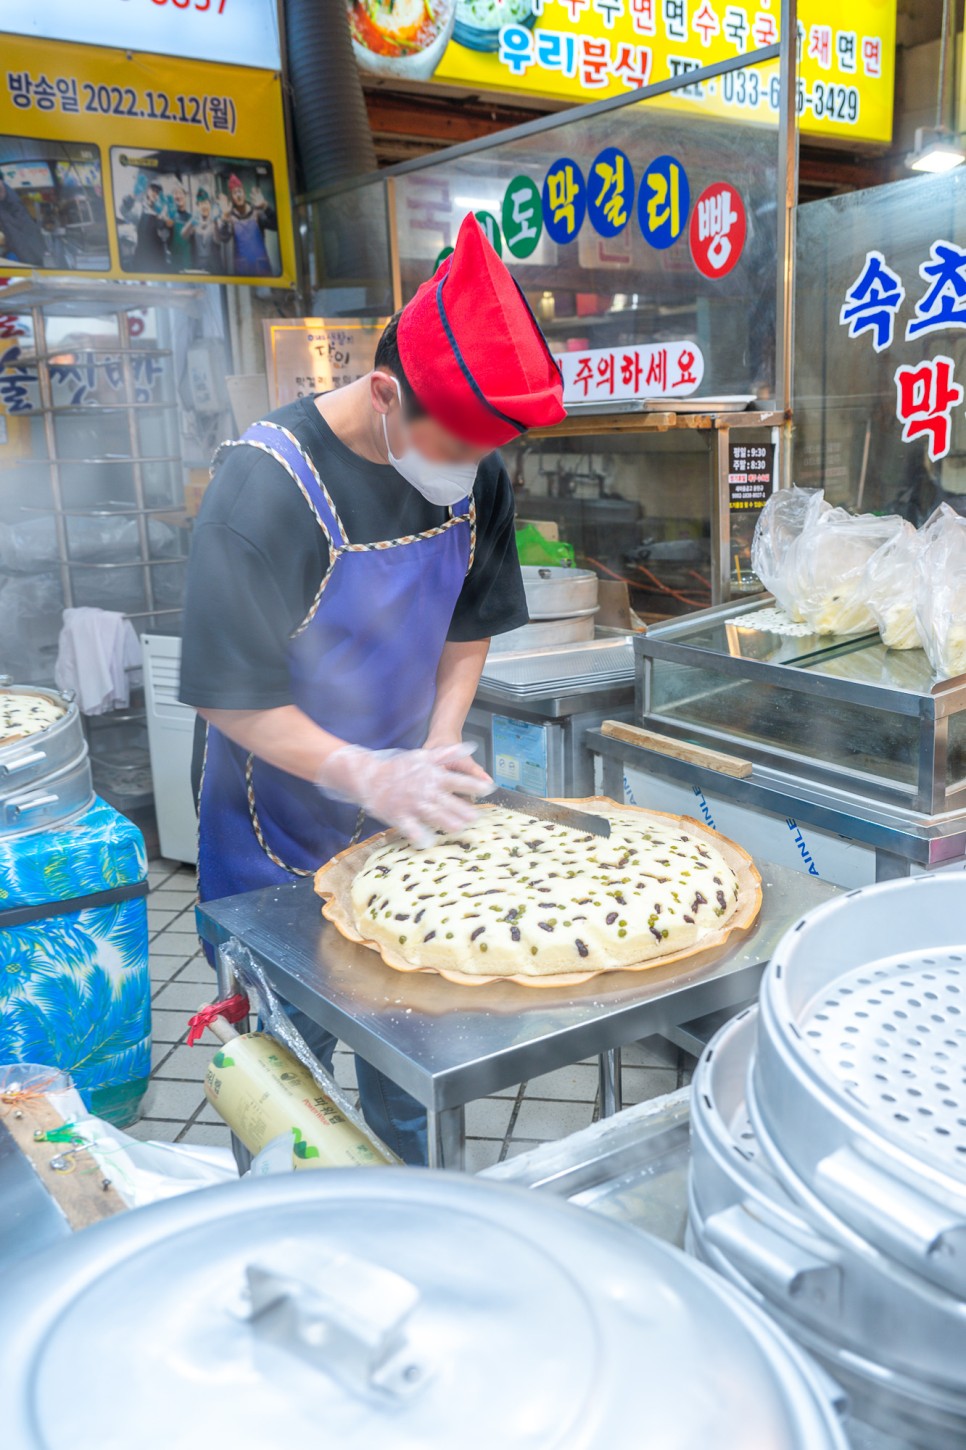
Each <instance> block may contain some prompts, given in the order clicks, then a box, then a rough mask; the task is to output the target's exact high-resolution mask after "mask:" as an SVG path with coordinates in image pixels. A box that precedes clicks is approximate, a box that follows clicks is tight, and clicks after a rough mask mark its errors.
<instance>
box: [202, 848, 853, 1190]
mask: <svg viewBox="0 0 966 1450" xmlns="http://www.w3.org/2000/svg"><path fill="white" fill-rule="evenodd" d="M759 869H760V870H761V874H762V881H763V885H764V897H763V902H762V909H761V914H760V916H759V918H758V921H757V922H756V924H755V926H754V927H753V928H752V929H751V931H750V932H748V933H746V934H745V935H744V936H743V937H742V938H741V939H740V941H738V942H737V943H736V944H735V945H734V946H732V947H731V948H730V949H726V950H725V952H724V953H723V954H715V956H714V957H713V958H711V959H710V960H704V961H702V960H701V959H700V958H695V959H694V960H693V961H691V962H688V963H687V964H686V965H685V967H684V969H683V970H682V969H681V967H667V968H660V969H656V970H654V971H651V972H620V973H616V972H615V973H606V974H604V975H602V976H600V977H598V978H596V979H595V980H592V981H590V982H588V983H586V985H584V986H582V987H572V988H547V989H541V988H530V987H520V986H516V985H514V984H513V983H509V982H508V983H494V984H492V985H490V986H480V987H459V986H455V985H454V984H452V983H451V982H447V981H445V980H444V979H443V978H442V977H439V976H436V975H434V974H430V973H415V972H414V973H402V972H397V971H394V970H393V969H392V968H391V967H387V966H386V965H385V964H384V963H383V962H382V960H381V959H380V957H379V956H378V955H377V954H376V953H375V952H372V951H370V950H369V949H368V948H366V947H361V946H357V945H354V944H353V943H351V942H349V941H346V940H345V938H344V937H342V936H340V935H339V933H338V932H337V931H336V929H335V927H333V926H331V925H330V924H329V923H328V922H326V921H324V920H323V919H322V915H321V903H320V901H319V898H318V897H317V896H316V895H315V892H314V891H313V889H312V882H311V881H308V880H306V881H299V882H296V883H294V884H292V885H286V886H279V887H266V888H265V889H263V890H260V891H251V892H247V893H246V894H244V895H241V896H230V897H226V898H225V899H223V900H221V901H211V902H207V903H206V904H205V905H203V906H200V907H199V908H198V926H199V930H200V932H201V935H202V936H203V937H204V939H205V940H206V941H208V942H210V943H211V944H212V945H214V946H216V947H217V946H218V945H220V944H223V943H225V942H227V941H229V940H235V941H237V942H239V943H240V944H241V945H242V946H244V947H245V948H247V950H248V951H249V952H250V953H251V954H252V955H253V956H254V957H255V959H256V960H257V961H258V962H259V963H260V964H261V966H262V967H263V969H264V970H265V972H266V974H267V976H268V978H269V980H270V982H271V983H272V985H273V987H275V989H276V990H277V991H278V992H279V993H280V994H281V995H282V996H283V997H285V998H286V999H287V1000H288V1001H289V1002H291V1003H292V1004H293V1005H294V1006H295V1007H297V1008H299V1009H301V1010H302V1011H303V1012H305V1013H307V1015H308V1016H309V1017H310V1018H311V1019H312V1020H313V1021H315V1022H318V1023H320V1024H321V1025H322V1026H323V1027H325V1028H327V1029H328V1030H329V1031H330V1032H333V1033H335V1034H336V1036H337V1037H339V1038H340V1039H341V1040H342V1041H343V1042H344V1043H345V1044H346V1045H347V1046H348V1047H351V1048H353V1049H354V1050H355V1051H356V1052H358V1053H359V1054H360V1056H362V1057H363V1058H365V1059H366V1061H367V1062H370V1063H371V1064H372V1065H373V1066H374V1067H377V1068H379V1069H380V1070H381V1071H382V1072H384V1073H386V1074H387V1076H388V1077H390V1078H391V1079H392V1080H393V1081H394V1082H396V1083H398V1084H399V1085H400V1087H403V1088H405V1089H406V1090H407V1091H408V1092H410V1093H412V1095H413V1096H414V1097H415V1098H417V1099H418V1101H419V1102H421V1103H424V1104H425V1106H426V1109H427V1111H428V1114H429V1156H430V1163H431V1164H432V1165H433V1166H437V1167H442V1166H446V1167H453V1168H458V1167H462V1163H463V1146H464V1114H463V1108H464V1105H465V1104H466V1103H468V1102H472V1101H473V1100H474V1099H475V1098H481V1097H485V1096H487V1095H488V1094H490V1093H495V1092H498V1091H499V1090H500V1089H501V1088H505V1087H510V1086H512V1085H514V1084H516V1083H520V1082H526V1081H527V1080H528V1079H529V1078H531V1077H536V1076H538V1075H539V1074H540V1073H545V1072H550V1071H552V1070H553V1069H554V1068H558V1067H565V1066H567V1065H569V1064H570V1063H573V1062H579V1061H581V1060H582V1059H583V1058H585V1057H590V1056H592V1055H599V1056H600V1058H601V1111H602V1113H603V1114H604V1115H605V1116H607V1115H609V1114H610V1113H613V1112H615V1111H616V1110H617V1109H618V1108H619V1107H620V1106H621V1094H620V1049H621V1047H622V1046H623V1045H624V1044H625V1043H630V1042H636V1041H638V1040H640V1039H641V1038H643V1037H649V1036H651V1035H652V1034H654V1033H667V1032H670V1031H672V1030H673V1029H675V1028H677V1027H678V1026H679V1025H680V1024H682V1023H686V1022H690V1021H691V1020H692V1019H694V1018H697V1017H703V1016H705V1015H706V1014H707V1013H709V1012H714V1011H718V1010H720V1009H722V1008H725V1007H730V1006H733V1007H734V1008H735V1009H736V1010H737V1008H738V1007H739V1006H740V1005H741V1004H742V1003H744V1002H746V1001H747V1000H748V999H749V998H750V997H752V996H754V994H755V992H756V990H757V986H758V978H759V976H760V974H761V972H762V970H763V968H764V966H765V965H766V963H767V962H768V959H769V957H770V956H771V954H772V952H773V951H774V949H775V946H776V945H777V943H778V941H779V939H780V938H781V936H782V934H783V933H784V931H785V930H786V928H788V927H789V926H791V925H792V924H793V923H794V922H795V921H797V920H798V918H799V917H800V916H801V915H802V914H803V913H804V912H806V911H808V910H810V909H811V908H812V907H814V906H817V905H819V904H820V903H821V902H823V901H826V900H828V898H829V897H830V896H833V895H835V893H836V888H835V887H833V886H829V885H828V884H827V883H825V882H822V881H818V880H816V879H815V878H813V877H809V876H806V875H803V874H801V873H799V872H797V871H791V870H789V869H787V868H786V867H781V866H773V865H770V864H768V863H764V864H759ZM229 985H230V984H229V981H228V980H227V977H226V974H225V967H224V964H222V966H221V973H220V976H219V986H220V988H221V989H222V991H224V990H226V989H227V988H228V986H229Z"/></svg>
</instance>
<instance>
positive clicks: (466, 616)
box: [181, 216, 564, 1163]
mask: <svg viewBox="0 0 966 1450" xmlns="http://www.w3.org/2000/svg"><path fill="white" fill-rule="evenodd" d="M561 398H562V387H561V381H560V373H559V370H558V368H557V366H556V364H555V363H554V361H553V358H552V357H551V355H550V352H549V349H548V347H547V344H546V342H545V340H544V338H543V336H542V334H541V332H540V329H539V327H538V326H537V323H536V321H535V320H534V318H533V315H532V313H531V312H530V309H529V307H528V305H527V303H526V300H525V298H524V296H523V293H522V292H521V291H520V290H519V288H518V287H517V285H516V284H515V283H514V281H513V279H512V278H511V277H510V275H509V273H508V272H507V270H506V268H505V267H504V266H503V264H502V262H501V261H500V260H499V258H498V257H497V255H496V253H495V252H494V251H493V249H492V247H491V246H490V244H489V242H488V241H487V240H486V238H485V236H484V235H483V232H482V230H481V228H480V226H479V224H478V222H477V221H476V219H475V218H474V217H472V216H469V217H467V218H466V220H465V221H464V223H463V225H462V227H461V228H460V233H459V236H458V238H457V244H456V248H455V251H454V252H453V254H452V255H451V256H450V257H449V258H447V259H446V260H445V261H444V262H443V263H442V264H441V266H440V267H439V270H438V271H437V273H436V275H435V276H434V277H433V278H432V279H431V280H430V281H429V282H427V283H425V284H424V285H423V286H422V287H421V288H420V290H419V292H418V293H417V294H416V296H415V297H414V298H413V300H412V301H411V302H410V303H409V304H408V306H407V307H405V308H404V309H403V310H402V312H401V313H399V314H397V317H396V318H394V319H393V320H392V321H391V322H390V324H389V325H388V327H387V328H386V331H385V334H384V335H383V338H382V339H381V341H380V343H379V347H378V349H377V352H376V360H375V368H374V369H373V371H372V372H371V373H369V374H368V375H367V376H366V377H365V378H363V379H361V380H360V381H359V382H356V383H351V384H349V385H347V386H346V387H344V388H341V389H339V390H338V391H336V392H333V393H326V394H323V395H321V396H319V397H317V398H302V399H300V400H299V401H298V402H297V403H293V404H290V405H288V406H287V407H285V408H280V409H279V410H278V411H277V412H275V413H273V414H271V415H270V417H268V418H266V419H265V420H264V421H263V422H261V423H256V424H255V425H254V426H253V427H251V428H249V429H248V431H247V432H246V433H245V435H244V436H243V437H242V438H241V439H240V440H239V441H238V443H237V444H232V445H228V446H226V447H224V448H223V449H222V450H220V460H219V462H218V466H217V468H216V470H215V472H214V475H213V479H212V483H211V485H210V487H209V489H208V490H207V493H206V495H205V500H204V504H203V507H202V510H201V514H200V517H199V520H198V523H197V526H196V529H195V535H194V539H193V543H192V551H191V563H190V566H189V571H188V591H187V599H186V604H185V620H184V653H183V664H182V681H181V697H182V699H183V700H185V701H186V702H187V703H188V704H191V705H194V706H196V708H197V709H198V711H199V714H200V716H201V717H203V719H204V720H205V721H207V744H206V750H205V764H204V776H203V782H202V786H201V799H200V839H199V878H200V891H201V898H202V900H211V899H213V898H216V897H220V896H227V895H231V894H234V893H236V892H240V891H250V890H254V889H256V888H257V887H261V886H267V885H271V884H275V883H279V882H286V881H291V880H293V879H294V878H295V877H297V876H302V875H311V874H313V873H314V872H315V871H316V870H317V869H318V867H319V866H321V865H322V864H323V863H324V862H325V861H327V860H328V859H329V858H330V857H331V856H333V855H335V854H336V853H337V852H339V851H341V850H343V849H344V848H345V847H346V846H347V845H348V844H349V843H350V842H351V841H354V840H358V839H362V838H363V837H365V836H368V835H371V834H372V833H373V832H375V831H378V830H380V829H382V828H383V827H384V826H395V827H397V828H398V829H400V830H401V831H403V832H404V833H405V834H406V835H407V836H408V837H409V838H410V839H411V840H413V841H414V842H415V843H416V844H425V843H427V842H428V841H430V840H432V836H433V832H434V831H436V830H450V829H458V828H459V827H460V826H462V825H464V824H466V823H467V822H468V821H469V820H470V819H472V816H473V811H474V807H473V805H472V804H471V802H472V801H473V799H474V798H475V797H477V796H479V795H481V794H484V793H485V792H486V791H487V790H488V789H489V787H490V782H489V778H488V777H487V776H486V775H485V773H484V772H483V771H482V770H481V769H480V768H479V767H478V766H476V765H475V764H474V763H473V761H472V760H471V759H470V757H469V754H468V753H467V749H466V747H464V746H462V745H461V743H460V739H461V733H462V729H463V724H464V721H465V718H466V714H467V712H468V710H469V708H470V705H471V704H472V701H473V697H474V695H475V693H476V687H477V684H478V681H479V677H480V672H481V670H482V668H483V662H484V660H485V658H486V652H487V648H488V645H489V640H490V637H491V636H492V635H494V634H499V633H503V632H505V631H507V630H510V629H515V628H517V627H518V626H519V625H521V624H523V623H525V622H526V619H527V612H526V601H525V597H524V593H523V586H522V581H521V576H520V569H519V564H518V561H517V557H516V547H515V540H514V520H513V494H512V488H511V485H510V480H509V478H508V476H507V473H506V470H505V469H504V467H503V465H502V462H501V461H500V458H499V456H498V455H497V454H496V453H494V452H493V450H494V449H495V448H497V447H498V446H499V445H500V444H503V443H507V442H509V441H510V440H511V439H513V438H515V437H517V436H518V435H519V434H520V433H521V432H523V431H524V430H525V429H526V428H530V427H535V426H543V427H546V426H548V425H550V424H553V423H557V422H559V421H560V419H561V418H562V417H563V416H564V410H563V406H562V402H561ZM299 1025H300V1026H302V1027H303V1028H304V1026H305V1023H304V1019H302V1020H301V1021H300V1024H299ZM307 1035H308V1036H309V1037H310V1040H311V1044H312V1047H313V1049H314V1050H315V1051H316V1053H317V1054H318V1055H319V1056H320V1058H321V1059H322V1060H323V1061H325V1062H329V1061H331V1055H332V1050H333V1047H334V1045H335V1044H334V1039H333V1038H332V1036H331V1035H330V1034H325V1033H320V1032H319V1031H318V1029H314V1030H312V1029H308V1031H307ZM357 1073H358V1080H359V1089H360V1101H361V1105H362V1109H363V1111H364V1113H365V1115H366V1118H367V1120H368V1121H369V1123H370V1124H371V1126H372V1127H373V1128H374V1129H375V1131H376V1132H377V1133H378V1134H379V1135H380V1137H382V1138H383V1139H384V1141H385V1142H386V1143H387V1144H388V1145H389V1146H390V1147H391V1148H392V1149H394V1150H395V1151H396V1152H397V1153H398V1154H399V1155H400V1157H402V1158H403V1159H404V1160H405V1161H407V1162H410V1163H420V1162H424V1161H425V1158H426V1116H425V1112H424V1110H423V1109H422V1107H421V1106H420V1105H419V1104H418V1103H417V1102H416V1101H415V1099H414V1098H412V1097H411V1096H410V1095H409V1094H408V1093H405V1092H403V1091H402V1090H401V1089H400V1088H399V1087H397V1086H396V1085H395V1084H393V1083H391V1082H389V1081H388V1079H386V1078H385V1077H384V1076H383V1075H382V1074H381V1073H378V1072H376V1071H375V1070H374V1069H373V1068H372V1067H371V1066H369V1065H368V1064H366V1063H364V1062H363V1061H362V1060H361V1059H357Z"/></svg>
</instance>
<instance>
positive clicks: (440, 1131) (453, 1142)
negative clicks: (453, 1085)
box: [426, 1103, 466, 1172]
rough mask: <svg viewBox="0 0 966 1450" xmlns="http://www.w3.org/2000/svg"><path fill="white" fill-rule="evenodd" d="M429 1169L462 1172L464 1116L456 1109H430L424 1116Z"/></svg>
mask: <svg viewBox="0 0 966 1450" xmlns="http://www.w3.org/2000/svg"><path fill="white" fill-rule="evenodd" d="M426 1119H427V1132H428V1138H429V1166H430V1168H453V1169H456V1170H457V1171H460V1172H461V1171H462V1169H463V1166H464V1163H465V1158H466V1153H465V1149H466V1114H465V1113H464V1111H463V1105H462V1103H461V1104H460V1106H459V1107H457V1108H440V1109H439V1110H438V1111H437V1110H435V1109H433V1108H430V1109H429V1111H428V1112H427V1114H426Z"/></svg>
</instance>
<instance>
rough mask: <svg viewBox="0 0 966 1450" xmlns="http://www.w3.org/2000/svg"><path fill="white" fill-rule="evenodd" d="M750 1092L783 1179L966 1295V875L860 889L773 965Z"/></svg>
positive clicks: (801, 929)
mask: <svg viewBox="0 0 966 1450" xmlns="http://www.w3.org/2000/svg"><path fill="white" fill-rule="evenodd" d="M760 1008H761V1015H760V1020H759V1027H758V1042H757V1051H756V1056H755V1064H754V1069H753V1072H752V1076H751V1080H750V1086H749V1099H748V1107H749V1112H750V1115H751V1120H752V1123H753V1126H754V1131H755V1134H756V1136H757V1138H758V1140H759V1142H760V1144H761V1146H762V1148H763V1149H764V1151H765V1152H766V1154H767V1155H768V1158H769V1160H770V1163H771V1166H772V1168H773V1169H774V1171H775V1172H776V1173H777V1175H778V1177H779V1178H780V1179H781V1181H782V1184H783V1185H784V1187H785V1188H786V1189H787V1190H788V1191H789V1193H790V1194H791V1195H792V1196H793V1197H794V1198H795V1199H796V1200H797V1201H798V1202H799V1203H801V1204H804V1205H805V1206H806V1207H807V1208H808V1210H809V1216H810V1218H811V1219H812V1220H813V1221H814V1222H817V1223H823V1222H824V1223H825V1224H827V1225H828V1224H831V1225H832V1226H833V1227H834V1226H835V1224H836V1223H837V1222H839V1221H841V1223H844V1224H845V1225H846V1226H847V1227H848V1228H849V1229H851V1230H852V1231H854V1233H855V1234H857V1235H858V1236H860V1237H861V1238H863V1239H866V1240H867V1241H868V1242H869V1243H871V1244H874V1245H875V1246H876V1247H877V1248H878V1249H880V1250H881V1251H882V1252H883V1253H884V1254H886V1255H887V1256H889V1257H892V1258H894V1259H896V1260H898V1261H899V1262H900V1263H902V1264H905V1265H906V1266H907V1267H908V1268H910V1269H912V1270H913V1271H914V1272H915V1273H916V1274H919V1275H922V1276H923V1277H925V1278H927V1279H930V1280H932V1281H933V1282H934V1283H936V1284H940V1285H942V1286H943V1287H944V1288H947V1289H949V1290H951V1291H952V1292H953V1293H954V1294H957V1295H958V1296H959V1297H960V1298H962V1297H966V875H964V874H963V873H962V872H960V871H957V872H955V873H954V874H942V875H931V876H918V877H911V878H908V879H906V880H902V881H891V882H888V883H885V884H882V885H877V886H870V887H867V888H866V889H864V890H862V891H853V892H850V893H849V894H848V895H847V896H843V897H839V898H837V899H835V900H833V901H830V902H828V903H827V904H826V905H824V906H821V907H819V908H817V910H815V911H813V912H811V913H810V914H809V915H808V916H807V917H805V918H804V919H803V920H802V921H800V922H799V923H798V924H797V925H796V926H795V927H793V928H792V929H791V930H790V931H788V932H787V933H786V935H785V936H784V937H783V939H782V941H781V942H780V943H779V945H778V948H777V950H776V952H775V954H774V956H773V958H772V961H771V963H770V965H769V967H768V969H767V971H766V973H765V976H764V979H763V982H762V989H761V999H760Z"/></svg>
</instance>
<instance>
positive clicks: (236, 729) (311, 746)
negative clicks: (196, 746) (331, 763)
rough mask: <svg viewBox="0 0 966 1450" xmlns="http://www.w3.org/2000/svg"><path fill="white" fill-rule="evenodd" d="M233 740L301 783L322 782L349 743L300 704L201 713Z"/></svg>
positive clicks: (201, 711) (200, 711)
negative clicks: (331, 760) (328, 764)
mask: <svg viewBox="0 0 966 1450" xmlns="http://www.w3.org/2000/svg"><path fill="white" fill-rule="evenodd" d="M198 714H199V715H201V716H202V717H203V719H205V720H208V721H209V722H210V723H211V724H212V725H214V726H216V727H217V728H218V729H219V730H220V731H221V733H222V734H223V735H227V736H228V739H229V740H233V741H234V742H235V744H236V745H240V746H241V747H242V749H243V750H248V751H250V752H251V754H252V755H255V756H257V757H258V759H259V760H264V761H267V762H268V764H269V765H274V766H277V767H278V769H279V770H285V771H288V773H289V775H297V776H298V777H299V779H300V780H309V781H312V782H316V781H318V779H319V777H320V775H321V773H322V770H323V768H324V766H325V763H326V761H327V760H328V758H329V756H330V755H333V754H334V753H335V751H337V750H339V749H341V747H342V746H343V745H344V744H345V743H346V742H345V741H344V740H341V739H340V738H339V736H338V735H330V734H329V732H328V730H323V729H322V727H321V726H320V725H316V723H315V721H314V720H312V719H310V718H309V716H308V715H306V714H305V712H304V711H303V710H300V709H299V708H298V706H297V705H281V706H279V707H278V709H276V710H199V711H198Z"/></svg>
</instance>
